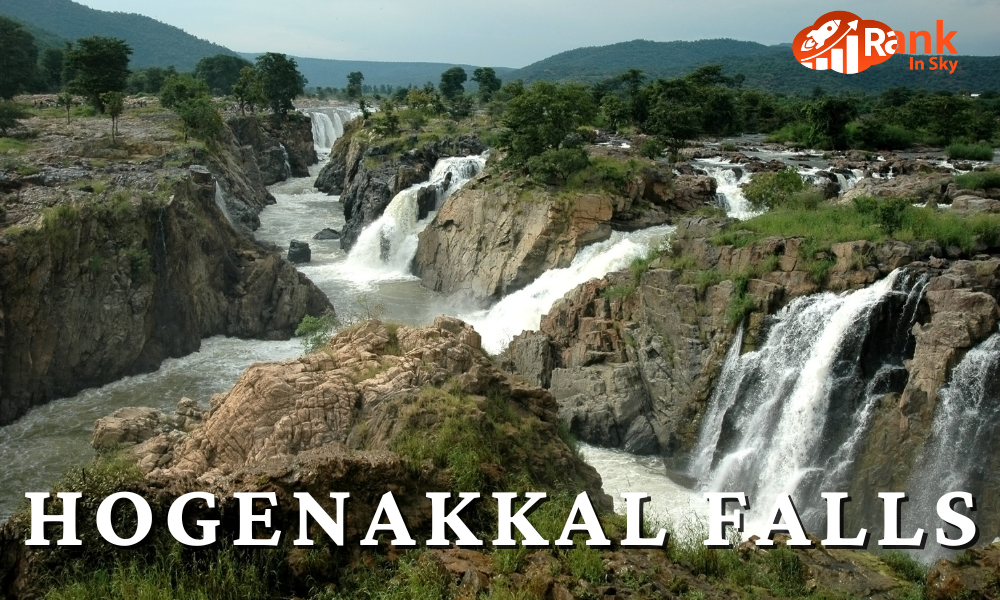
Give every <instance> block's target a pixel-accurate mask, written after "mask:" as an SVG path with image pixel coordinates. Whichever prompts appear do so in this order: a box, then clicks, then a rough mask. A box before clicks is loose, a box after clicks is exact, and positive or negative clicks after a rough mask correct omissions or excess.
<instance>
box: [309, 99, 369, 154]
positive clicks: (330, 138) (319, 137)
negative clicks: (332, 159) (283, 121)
mask: <svg viewBox="0 0 1000 600" xmlns="http://www.w3.org/2000/svg"><path fill="white" fill-rule="evenodd" d="M303 112H305V113H306V114H307V115H309V118H310V119H311V120H312V134H313V146H314V147H315V148H316V154H319V155H320V156H326V155H328V154H330V149H331V148H333V144H334V142H336V141H337V139H339V138H340V137H341V136H343V135H344V125H345V124H346V123H348V122H350V121H351V120H352V119H355V118H357V117H358V116H360V115H361V112H360V111H358V110H357V109H352V108H345V107H329V108H311V109H308V110H305V111H303Z"/></svg>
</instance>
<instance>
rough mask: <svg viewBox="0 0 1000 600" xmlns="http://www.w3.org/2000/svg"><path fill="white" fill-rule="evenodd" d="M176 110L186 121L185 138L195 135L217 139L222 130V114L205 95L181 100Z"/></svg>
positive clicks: (183, 120) (206, 138)
mask: <svg viewBox="0 0 1000 600" xmlns="http://www.w3.org/2000/svg"><path fill="white" fill-rule="evenodd" d="M176 110H177V114H178V116H180V118H181V121H182V122H183V123H184V137H185V138H187V136H188V135H193V136H194V137H196V138H199V139H202V140H206V141H207V140H212V139H215V137H216V136H217V135H219V133H221V132H222V127H223V125H222V115H220V114H219V111H218V110H216V108H215V107H214V106H212V101H211V100H209V99H208V98H207V97H205V96H202V97H200V98H194V99H193V100H186V101H184V102H181V103H180V104H178V105H177V107H176Z"/></svg>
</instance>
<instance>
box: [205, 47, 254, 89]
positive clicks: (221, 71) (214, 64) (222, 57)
mask: <svg viewBox="0 0 1000 600" xmlns="http://www.w3.org/2000/svg"><path fill="white" fill-rule="evenodd" d="M250 66H253V65H252V64H251V63H250V61H248V60H246V59H245V58H240V57H239V56H232V55H231V54H216V55H215V56H206V57H205V58H202V59H201V60H199V61H198V64H197V65H196V66H195V68H194V76H195V77H197V78H199V79H202V80H204V81H205V83H206V84H207V85H208V88H209V89H210V90H211V91H212V93H213V94H215V95H217V96H225V95H227V94H229V93H231V92H232V90H233V84H235V83H236V81H237V80H238V79H239V78H240V73H241V71H242V70H243V69H244V68H246V67H250Z"/></svg>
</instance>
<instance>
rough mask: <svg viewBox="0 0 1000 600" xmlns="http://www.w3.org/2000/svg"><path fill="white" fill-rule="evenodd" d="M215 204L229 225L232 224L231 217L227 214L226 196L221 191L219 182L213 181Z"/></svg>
mask: <svg viewBox="0 0 1000 600" xmlns="http://www.w3.org/2000/svg"><path fill="white" fill-rule="evenodd" d="M215 205H216V206H218V207H219V210H221V211H222V214H223V215H225V216H226V220H227V221H229V224H230V225H234V223H233V217H232V216H231V215H230V214H229V208H228V207H227V206H226V197H225V196H224V195H223V193H222V187H221V186H220V185H219V182H215Z"/></svg>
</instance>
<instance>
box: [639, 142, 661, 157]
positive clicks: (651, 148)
mask: <svg viewBox="0 0 1000 600" xmlns="http://www.w3.org/2000/svg"><path fill="white" fill-rule="evenodd" d="M664 150H666V146H664V145H663V142H661V141H660V140H658V139H656V138H649V139H647V140H646V141H645V142H643V143H642V146H640V147H639V154H640V155H641V156H645V157H646V158H649V159H656V158H659V157H660V156H663V151H664Z"/></svg>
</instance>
